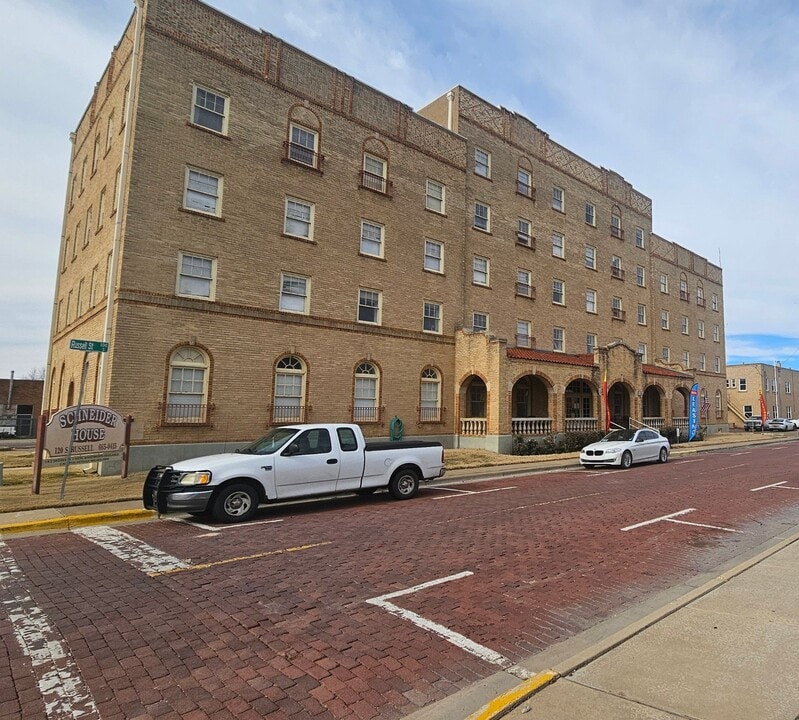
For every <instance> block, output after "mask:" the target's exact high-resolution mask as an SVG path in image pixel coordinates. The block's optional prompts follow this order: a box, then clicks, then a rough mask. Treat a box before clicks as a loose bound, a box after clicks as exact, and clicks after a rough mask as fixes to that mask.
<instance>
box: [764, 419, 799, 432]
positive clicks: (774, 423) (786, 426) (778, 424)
mask: <svg viewBox="0 0 799 720" xmlns="http://www.w3.org/2000/svg"><path fill="white" fill-rule="evenodd" d="M764 429H765V430H781V431H782V432H787V431H788V430H796V425H794V424H793V420H786V419H785V418H771V420H767V421H766V425H765V428H764Z"/></svg>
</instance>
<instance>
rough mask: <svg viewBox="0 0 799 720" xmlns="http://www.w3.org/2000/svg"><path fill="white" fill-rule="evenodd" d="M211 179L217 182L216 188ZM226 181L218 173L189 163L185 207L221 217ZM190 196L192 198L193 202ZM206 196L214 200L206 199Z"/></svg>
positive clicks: (184, 197) (185, 185) (192, 210)
mask: <svg viewBox="0 0 799 720" xmlns="http://www.w3.org/2000/svg"><path fill="white" fill-rule="evenodd" d="M211 180H213V181H215V183H216V187H215V190H214V189H213V188H212V183H211V182H210V181H211ZM224 183H225V180H224V178H223V176H222V175H219V174H218V173H214V172H211V171H210V170H201V169H200V168H196V167H192V166H190V165H187V166H186V176H185V181H184V190H183V207H184V208H185V209H186V210H188V211H190V212H196V213H201V214H203V215H211V216H213V217H221V216H222V194H223V189H224ZM190 198H192V200H191V202H190ZM206 198H213V201H211V200H210V199H208V200H205V199H206Z"/></svg>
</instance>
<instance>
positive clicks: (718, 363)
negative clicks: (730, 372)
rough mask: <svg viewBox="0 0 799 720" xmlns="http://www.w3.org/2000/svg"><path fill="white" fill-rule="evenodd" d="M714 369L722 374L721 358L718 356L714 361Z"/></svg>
mask: <svg viewBox="0 0 799 720" xmlns="http://www.w3.org/2000/svg"><path fill="white" fill-rule="evenodd" d="M713 369H714V370H715V372H717V373H720V372H721V358H720V357H719V356H718V355H716V357H715V359H714V361H713Z"/></svg>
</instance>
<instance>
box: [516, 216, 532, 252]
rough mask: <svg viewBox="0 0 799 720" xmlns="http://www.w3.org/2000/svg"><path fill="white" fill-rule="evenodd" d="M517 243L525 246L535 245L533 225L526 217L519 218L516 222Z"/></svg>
mask: <svg viewBox="0 0 799 720" xmlns="http://www.w3.org/2000/svg"><path fill="white" fill-rule="evenodd" d="M516 243H517V244H518V245H524V246H525V247H532V246H533V225H532V223H531V222H530V221H529V220H527V219H525V218H518V220H517V222H516Z"/></svg>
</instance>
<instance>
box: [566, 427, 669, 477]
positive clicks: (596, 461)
mask: <svg viewBox="0 0 799 720" xmlns="http://www.w3.org/2000/svg"><path fill="white" fill-rule="evenodd" d="M670 451H671V444H670V443H669V441H668V439H667V438H665V437H663V436H662V435H661V434H660V433H658V432H656V431H655V430H650V429H649V428H640V429H639V430H636V429H634V428H629V429H628V430H612V431H611V432H609V433H608V434H607V435H605V437H603V438H602V439H601V440H600V441H599V442H595V443H591V444H590V445H586V446H585V447H584V448H583V449H582V450H580V465H582V466H583V467H587V468H589V467H593V466H594V465H618V466H620V467H623V468H625V469H626V468H628V467H630V465H632V464H633V463H637V462H654V461H655V460H657V461H658V462H662V463H664V462H666V460H668V459H669V452H670Z"/></svg>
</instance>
